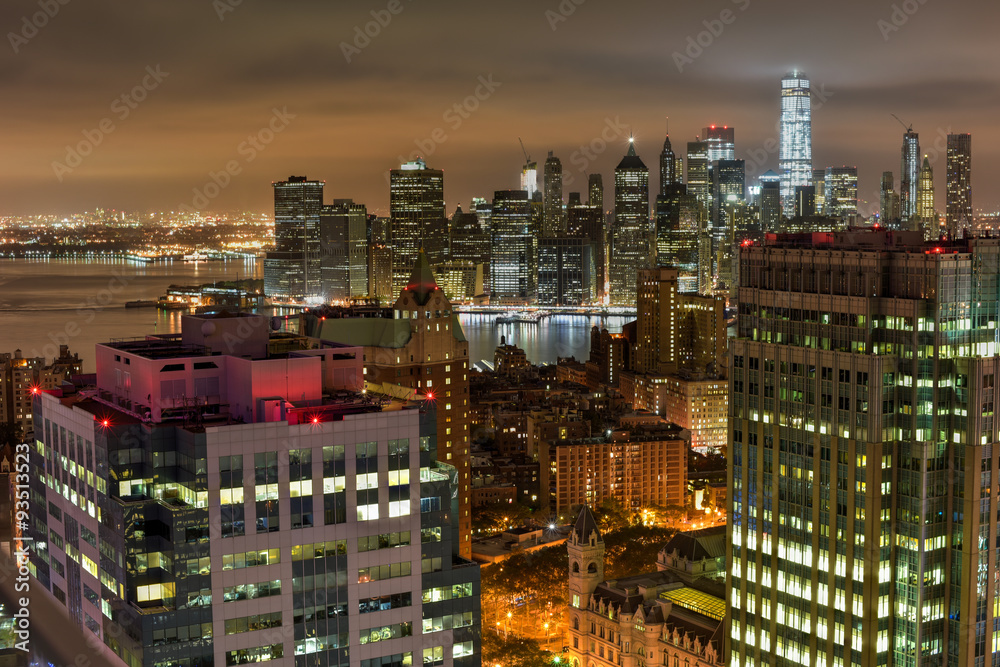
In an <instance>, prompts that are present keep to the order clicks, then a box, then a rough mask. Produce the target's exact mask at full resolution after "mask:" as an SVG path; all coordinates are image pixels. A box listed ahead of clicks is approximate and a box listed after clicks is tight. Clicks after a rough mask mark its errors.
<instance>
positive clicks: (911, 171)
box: [899, 129, 920, 223]
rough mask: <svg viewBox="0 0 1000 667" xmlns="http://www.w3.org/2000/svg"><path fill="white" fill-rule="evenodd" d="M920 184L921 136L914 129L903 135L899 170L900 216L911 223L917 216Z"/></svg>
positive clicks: (905, 221)
mask: <svg viewBox="0 0 1000 667" xmlns="http://www.w3.org/2000/svg"><path fill="white" fill-rule="evenodd" d="M919 183H920V135H919V134H917V133H916V132H914V131H913V130H912V129H908V130H906V132H905V133H904V134H903V147H902V149H901V151H900V168H899V215H900V218H902V220H903V222H904V223H909V222H911V221H912V220H913V218H914V217H916V215H917V188H918V186H919Z"/></svg>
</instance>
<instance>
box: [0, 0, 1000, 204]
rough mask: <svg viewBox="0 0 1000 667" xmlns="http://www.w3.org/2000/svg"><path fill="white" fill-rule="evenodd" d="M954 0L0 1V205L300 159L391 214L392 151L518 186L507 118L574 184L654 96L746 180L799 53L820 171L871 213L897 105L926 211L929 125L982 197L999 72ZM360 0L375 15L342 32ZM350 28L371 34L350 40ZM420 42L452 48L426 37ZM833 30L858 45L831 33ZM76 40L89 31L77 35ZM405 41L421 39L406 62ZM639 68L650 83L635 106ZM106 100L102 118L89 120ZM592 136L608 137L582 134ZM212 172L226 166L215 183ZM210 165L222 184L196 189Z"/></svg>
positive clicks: (643, 147)
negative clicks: (847, 187)
mask: <svg viewBox="0 0 1000 667" xmlns="http://www.w3.org/2000/svg"><path fill="white" fill-rule="evenodd" d="M970 4H973V5H974V9H975V10H976V15H977V17H979V18H983V19H987V20H978V21H976V22H973V23H972V24H969V23H968V22H966V21H964V20H962V19H961V16H962V15H964V14H965V12H952V11H950V10H949V9H947V8H945V7H943V6H941V7H937V6H933V5H918V6H917V10H916V11H915V12H913V13H912V14H906V13H905V12H904V13H902V14H901V15H899V16H894V8H893V6H892V5H887V6H885V7H881V6H875V5H868V4H862V3H851V5H852V6H854V9H853V10H852V11H850V12H844V11H842V10H843V7H840V8H838V9H835V8H833V7H831V8H826V9H824V8H808V9H804V8H794V7H793V6H792V5H789V8H787V11H785V12H783V13H782V12H780V11H778V10H779V9H780V8H775V7H768V11H767V12H766V13H765V12H764V11H761V10H760V8H759V7H757V6H756V5H754V4H751V3H750V2H749V1H748V0H739V1H738V2H732V3H725V4H722V5H720V6H719V7H718V8H707V7H704V6H692V7H686V6H685V7H670V8H664V7H654V6H652V5H651V4H647V3H640V4H639V5H638V6H637V7H636V8H634V11H632V12H630V13H629V14H628V20H624V21H622V20H617V21H614V22H611V21H609V19H610V18H617V17H614V15H613V14H612V13H611V12H613V11H614V10H613V9H611V8H610V7H606V6H602V5H596V4H582V5H576V4H575V3H564V5H566V7H563V8H562V9H560V5H559V4H558V3H554V4H553V5H552V7H548V6H538V5H528V4H527V3H524V4H522V5H514V6H513V9H514V11H508V12H489V11H488V10H484V9H482V8H475V7H465V6H461V5H455V6H454V7H453V8H451V9H452V11H450V12H439V11H435V12H433V13H432V12H429V11H426V10H423V9H417V7H418V6H417V5H410V4H408V3H403V2H400V4H399V5H398V7H396V5H394V7H396V8H397V9H398V10H399V12H398V13H397V14H391V13H389V14H379V12H380V11H386V12H387V11H388V10H385V9H384V8H383V7H381V6H377V7H375V6H360V5H358V4H357V3H347V4H346V6H344V5H341V6H338V7H336V8H333V7H324V8H322V9H316V10H315V11H314V13H313V14H311V15H310V21H309V25H308V26H305V27H304V25H305V24H304V23H303V21H302V20H301V19H299V18H297V17H296V16H293V15H292V14H291V13H289V12H287V11H285V10H283V9H279V8H273V7H252V6H250V5H243V4H241V3H240V4H238V3H235V2H228V1H223V2H217V3H215V5H211V4H210V5H207V6H205V7H198V8H178V7H171V8H165V9H160V10H158V13H156V14H153V13H149V14H144V15H126V14H115V13H112V12H110V9H109V7H110V5H109V4H106V3H102V2H98V3H96V5H95V4H91V5H89V6H88V11H89V13H88V14H87V15H85V17H86V21H85V24H86V25H88V26H89V28H88V30H85V31H79V34H78V31H77V26H78V25H80V21H81V16H80V15H79V14H78V13H77V12H81V11H82V9H77V8H76V6H75V5H66V6H62V5H60V6H59V9H58V10H57V11H56V14H55V15H54V16H52V17H50V18H47V20H45V21H44V24H45V25H43V26H42V27H41V28H37V27H36V26H34V25H33V24H31V21H32V16H33V15H34V13H35V12H37V11H39V10H38V5H37V4H36V3H28V2H16V3H12V4H10V5H9V6H5V7H4V8H3V10H2V11H0V24H2V25H6V26H8V31H9V34H8V42H9V43H10V47H11V51H10V52H9V55H8V57H7V59H6V64H7V66H6V68H5V71H6V74H7V79H8V81H9V83H10V94H11V97H12V99H16V100H17V102H16V104H15V105H14V110H13V113H12V114H11V116H10V118H9V120H8V132H9V137H10V138H9V143H8V150H7V151H6V152H5V162H4V164H3V169H4V171H5V172H6V174H5V179H4V180H5V184H6V187H5V188H4V190H3V193H4V202H5V205H4V206H3V207H2V209H3V211H2V212H3V213H5V214H31V213H53V212H54V213H68V212H71V211H78V210H87V209H92V208H97V207H100V206H103V207H107V208H125V209H137V210H156V209H160V210H176V209H179V208H181V207H182V206H185V205H186V206H188V207H191V208H194V209H196V210H204V211H218V210H233V209H244V210H247V209H250V210H261V209H264V210H266V209H267V208H269V207H268V201H267V200H268V197H267V193H266V192H263V191H262V190H261V188H260V187H259V184H260V183H261V182H271V181H277V180H280V179H282V178H284V177H286V176H287V174H290V173H304V174H310V175H314V176H315V177H320V178H323V179H325V180H326V181H327V184H328V189H329V190H330V191H331V195H332V196H334V197H337V198H342V197H350V198H353V199H354V200H355V201H358V202H360V203H364V204H365V205H366V206H368V208H369V211H371V212H373V213H377V214H381V215H385V214H387V213H388V184H387V181H386V177H387V174H388V172H389V170H390V169H393V168H398V167H399V165H400V164H401V162H402V161H405V160H409V159H410V158H411V157H413V156H414V155H415V154H420V155H422V156H423V157H424V158H425V159H426V160H427V162H428V164H429V165H430V166H433V168H435V169H441V170H443V171H444V172H445V173H446V174H448V185H447V186H446V192H445V198H446V203H447V207H448V212H449V213H450V212H451V211H453V210H454V208H455V207H456V206H458V205H459V204H461V205H462V206H463V207H465V206H466V205H467V204H468V202H469V201H471V199H472V198H473V197H475V196H482V197H489V196H490V194H491V193H493V192H495V191H496V190H499V189H506V188H516V187H518V185H519V183H518V177H519V173H520V168H521V166H522V165H523V164H524V155H523V154H522V152H521V147H520V145H519V144H518V138H521V139H523V140H524V143H525V146H526V148H527V151H528V153H529V154H530V155H531V156H532V160H534V161H542V160H544V156H545V155H547V153H548V151H550V150H551V151H553V152H554V154H555V156H556V157H559V158H560V159H561V160H562V163H563V172H564V175H565V176H566V177H567V180H570V179H572V181H571V182H568V183H565V184H564V188H563V193H564V195H568V193H569V192H574V191H581V192H582V191H583V190H585V188H586V174H588V173H601V174H603V175H604V177H605V179H609V178H610V175H611V173H612V170H613V168H614V165H615V164H616V163H617V160H618V159H619V158H620V156H621V155H622V153H624V151H625V149H626V148H627V145H626V142H627V137H628V135H629V134H630V133H634V135H635V138H636V145H637V148H638V150H639V153H640V154H643V153H645V154H646V155H647V160H649V159H652V157H653V156H654V155H655V153H656V152H657V149H658V148H659V146H661V145H662V142H663V135H664V134H665V133H666V117H667V116H669V117H670V119H671V121H673V122H671V128H670V129H671V133H672V135H673V137H674V144H675V147H676V146H680V145H683V143H686V142H687V141H689V140H691V139H693V138H694V136H696V135H697V134H699V133H700V130H701V128H703V127H706V126H708V125H711V124H713V123H715V124H724V125H729V126H730V127H736V128H738V130H739V132H738V137H737V144H736V157H737V158H738V159H745V160H747V176H748V180H749V179H754V178H756V177H758V176H759V175H760V174H762V173H764V172H765V171H767V170H768V169H774V170H777V162H778V160H777V147H776V146H775V147H774V150H773V151H770V150H768V148H767V147H768V146H769V145H770V144H769V143H768V142H769V140H776V139H777V131H776V124H777V122H778V115H779V103H778V95H777V91H778V82H779V81H780V78H781V77H782V76H783V75H784V74H786V73H787V72H788V71H790V70H792V69H801V71H803V72H805V73H806V74H808V75H809V77H810V79H811V81H812V83H813V92H814V100H813V142H814V156H813V163H814V167H816V168H822V167H827V166H839V165H845V164H846V165H856V166H857V167H858V171H859V199H860V200H861V201H862V202H867V203H866V204H864V203H862V204H861V209H862V212H863V213H870V212H872V211H874V210H875V209H877V207H878V189H879V181H880V176H881V174H882V172H883V171H886V170H893V171H897V170H898V168H899V166H898V164H899V161H898V155H899V154H898V151H899V145H900V138H901V137H900V135H901V129H902V128H900V127H899V125H898V124H897V123H896V122H895V121H894V120H893V119H892V118H891V115H890V114H893V113H895V114H897V115H899V116H900V117H901V118H902V119H903V120H904V121H905V122H906V123H907V124H912V125H913V127H914V131H916V132H919V133H920V134H921V140H922V143H921V150H922V152H925V153H930V154H931V158H932V160H931V161H932V166H934V167H935V177H936V179H937V182H936V184H935V185H936V188H935V190H936V194H937V201H936V208H937V209H938V210H939V211H941V212H943V211H944V209H945V202H944V192H945V187H944V180H943V179H944V176H945V172H946V169H945V152H946V151H945V148H946V147H945V135H947V134H948V133H949V132H951V133H963V132H968V133H971V134H973V135H975V136H976V175H975V179H976V181H978V182H980V183H981V185H980V187H979V188H977V191H978V192H982V193H983V194H984V195H985V193H986V187H985V185H986V184H988V183H989V182H990V181H991V179H992V178H993V176H994V174H995V173H996V171H997V167H996V166H995V165H997V164H998V160H997V156H996V148H994V145H995V144H996V142H995V141H994V140H993V139H994V137H993V136H991V133H992V132H993V130H992V127H991V123H990V122H989V121H988V120H987V119H988V118H990V114H989V111H990V104H989V103H990V102H991V101H992V99H993V98H994V97H995V91H996V90H997V89H998V87H1000V80H998V79H997V75H996V74H995V72H993V71H992V69H993V68H991V67H989V58H988V57H986V52H985V51H982V52H979V51H978V48H979V47H978V46H977V44H979V43H980V42H982V43H986V41H985V40H979V39H978V37H979V36H985V34H986V33H985V29H986V28H987V26H988V25H989V21H988V17H989V12H995V11H996V10H995V9H994V8H992V7H989V8H988V6H987V5H986V4H985V3H970ZM386 6H388V5H386ZM567 7H569V8H571V9H572V11H571V12H570V11H568V10H567ZM226 8H228V9H226ZM506 8H508V9H509V8H510V5H508V6H506ZM987 8H988V9H987ZM716 9H717V11H716ZM373 11H374V12H376V14H377V17H381V18H382V19H383V20H384V21H385V22H386V25H385V26H384V27H382V26H380V25H378V24H375V27H374V28H372V30H371V32H373V33H375V35H374V36H373V37H367V39H365V38H362V37H358V34H361V35H363V30H364V28H365V26H366V24H367V23H369V22H371V21H374V20H375V18H373V15H372V14H371V12H373ZM725 12H728V13H725ZM900 12H902V10H900ZM724 13H725V16H724V18H725V19H726V20H727V21H728V22H723V20H722V18H720V17H723V14H724ZM74 14H75V16H74ZM782 14H783V15H784V16H785V17H786V18H784V19H783V22H779V23H775V22H774V21H773V16H775V15H782ZM386 16H388V17H389V18H386ZM847 16H849V19H848V18H845V17H847ZM377 17H376V18H377ZM807 18H808V20H809V22H810V23H811V24H813V25H820V26H823V29H822V30H821V31H819V34H810V35H809V36H808V37H807V36H806V35H804V34H798V32H796V31H786V34H785V38H784V39H782V40H772V39H768V40H764V41H763V42H762V41H761V39H760V37H761V35H763V34H767V31H768V30H772V31H777V30H782V29H783V28H784V27H788V26H791V25H794V24H796V22H797V21H805V20H807ZM24 21H27V23H24ZM486 21H488V22H489V24H490V25H491V26H493V27H494V28H495V29H496V30H495V31H493V32H495V34H510V32H509V31H511V30H517V31H518V33H517V34H519V35H520V36H521V40H520V42H521V43H522V44H524V45H525V46H526V47H527V48H519V49H516V50H515V49H512V48H511V46H510V43H509V42H508V41H501V40H498V39H495V38H492V37H490V34H487V33H485V32H484V31H483V30H479V29H476V28H475V26H478V25H485V24H486V23H485V22H486ZM39 22H40V23H42V21H39ZM612 23H613V25H612ZM397 24H398V26H399V27H397ZM29 25H30V26H31V27H29ZM331 26H334V27H333V28H331ZM720 26H721V27H720ZM355 27H357V28H358V30H360V31H361V33H358V32H356V31H355ZM153 28H156V30H154V29H153ZM376 28H377V30H376ZM959 30H961V39H962V45H963V46H962V48H961V49H958V50H956V51H955V52H954V53H951V52H949V53H947V54H946V55H944V56H942V55H940V54H939V53H931V52H930V51H929V50H927V49H925V48H924V44H926V42H927V39H929V37H930V36H931V35H932V34H933V36H934V37H935V40H936V41H941V40H942V39H947V37H948V36H949V35H954V36H955V37H956V38H957V36H958V34H959V32H958V31H959ZM180 31H184V32H183V36H184V39H178V38H177V37H178V34H180ZM980 31H983V32H982V33H981V32H980ZM292 32H296V34H297V39H296V41H295V42H294V46H288V45H289V44H293V42H292V41H291V39H290V38H289V37H288V36H289V35H290V34H291V33H292ZM714 32H718V33H719V34H718V35H715V34H713V33H714ZM799 32H801V31H799ZM811 32H815V31H811ZM22 33H23V35H31V36H30V37H24V36H23V35H22ZM703 33H704V34H703ZM12 35H13V37H12ZM112 35H113V36H115V39H109V38H110V37H111V36H112ZM122 35H125V37H122ZM138 35H142V36H143V37H142V39H139V38H138V37H137V36H138ZM260 36H263V37H264V39H257V40H255V39H247V37H260ZM355 38H357V42H358V43H365V42H366V41H367V45H365V46H364V47H363V48H358V47H357V46H355V45H354V41H355ZM435 39H438V40H441V39H447V41H448V42H449V43H450V44H451V48H450V49H448V50H441V51H429V50H427V49H422V47H421V46H420V45H421V44H427V43H432V42H433V41H435ZM845 39H846V40H849V42H850V43H851V44H852V45H854V47H855V48H854V49H852V50H851V51H844V50H843V48H842V45H843V44H844V43H845V42H844V40H845ZM92 43H101V44H102V46H101V48H100V49H97V50H95V49H93V48H87V46H88V45H90V44H92ZM705 44H707V46H705ZM751 48H752V49H753V50H752V53H753V54H754V57H753V61H752V64H749V65H748V64H746V57H745V55H744V54H745V53H747V50H748V49H751ZM414 49H418V50H422V51H423V52H424V54H425V55H424V56H423V57H421V58H408V55H409V54H410V53H411V52H412V51H413V50H414ZM354 51H357V53H355V52H354ZM692 54H695V55H692ZM833 54H836V56H837V58H835V59H833V58H831V57H830V56H831V55H833ZM205 59H210V60H208V61H207V62H208V65H207V66H206V65H205ZM348 60H350V62H348ZM411 60H412V61H413V62H410V61H411ZM688 60H690V61H691V62H687V61H688ZM959 71H960V72H962V74H961V77H956V76H955V74H954V73H955V72H959ZM623 73H624V74H623ZM555 81H558V82H560V83H561V85H559V86H553V85H552V84H553V82H555ZM595 82H601V83H600V85H594V84H595ZM643 87H648V89H649V91H650V92H649V94H646V95H643V96H642V99H643V101H642V102H632V100H634V99H636V96H635V95H634V91H636V90H641V89H642V88H643ZM654 91H655V92H654ZM132 93H136V94H135V95H134V99H133V96H132ZM123 95H125V96H126V97H128V100H122V99H121V98H122V96H123ZM139 97H142V98H145V99H144V101H143V102H141V103H139V102H137V101H136V100H138V98H139ZM624 100H628V102H625V101H624ZM129 103H131V104H129ZM133 105H134V108H133ZM456 105H457V107H456ZM126 112H127V113H126ZM104 119H108V123H106V124H105V125H104V127H105V128H109V127H110V128H113V129H112V130H110V131H108V130H105V131H101V129H100V128H101V121H102V120H104ZM400 119H404V120H403V121H402V122H401V121H400ZM438 128H440V131H439V132H437V133H435V130H437V129H438ZM265 129H267V130H268V131H267V132H263V130H265ZM84 132H88V133H90V134H89V135H85V134H84ZM938 135H940V143H941V146H942V148H941V150H936V145H935V141H937V139H938V138H939V136H938ZM88 136H89V137H91V140H88ZM251 136H254V137H255V138H256V144H257V146H256V147H255V146H254V143H255V142H254V141H248V138H249V137H251ZM268 139H269V140H268ZM265 140H267V141H265ZM88 141H89V142H90V143H91V144H93V145H85V146H84V149H85V150H84V151H82V152H88V153H89V155H87V156H81V158H80V162H79V164H78V165H77V166H71V164H70V163H71V162H73V163H75V162H76V160H74V159H71V158H72V156H71V155H70V151H67V146H71V145H72V146H79V145H80V144H81V143H86V142H88ZM591 141H592V142H594V146H595V147H600V146H602V144H603V146H604V148H603V149H602V150H600V151H596V150H595V151H592V152H590V153H589V154H587V153H585V151H583V150H581V147H583V146H584V145H585V144H588V143H590V142H591ZM588 151H589V149H588ZM935 153H936V154H937V159H936V160H935V159H934V157H935ZM754 156H761V157H762V158H763V159H762V161H761V162H758V161H757V160H756V159H754ZM921 157H922V156H921ZM251 158H252V159H251ZM400 158H403V160H400ZM54 163H59V164H60V165H62V167H57V166H54ZM229 163H233V164H232V166H233V169H232V172H233V173H229V172H227V165H228V164H229ZM210 173H213V174H216V175H220V174H222V176H220V177H219V179H217V180H216V181H213V179H212V178H211V177H210ZM897 178H898V174H897ZM60 179H61V180H60ZM218 180H222V181H227V180H228V185H226V186H223V187H219V188H218V190H219V191H218V194H217V195H216V196H206V193H207V194H208V195H210V194H212V193H213V192H214V191H215V188H214V187H212V186H213V185H215V184H216V183H217V182H218ZM656 185H658V184H656ZM655 191H656V190H654V192H655ZM199 193H200V194H201V195H202V196H201V197H200V198H199V196H198V194H199ZM975 204H976V205H977V207H981V208H982V209H983V210H991V209H993V208H995V207H997V205H998V201H997V200H993V199H990V198H987V197H985V196H981V197H979V198H977V200H976V202H975Z"/></svg>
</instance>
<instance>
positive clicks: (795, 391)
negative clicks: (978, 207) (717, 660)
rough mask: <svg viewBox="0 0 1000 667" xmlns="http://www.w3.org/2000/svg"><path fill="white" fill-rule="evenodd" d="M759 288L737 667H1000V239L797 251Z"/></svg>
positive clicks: (893, 241) (744, 405) (736, 428)
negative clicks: (999, 561)
mask: <svg viewBox="0 0 1000 667" xmlns="http://www.w3.org/2000/svg"><path fill="white" fill-rule="evenodd" d="M740 272H741V275H740V292H739V294H740V296H739V312H740V316H739V318H738V320H737V327H738V332H737V336H736V337H735V338H734V339H731V340H730V347H729V351H730V357H729V359H730V365H731V367H732V369H733V370H732V374H731V376H730V388H731V391H730V401H729V406H730V440H731V442H730V448H729V461H730V468H729V534H728V536H727V537H728V538H729V539H728V543H729V545H730V551H729V557H728V558H727V565H728V567H729V582H728V583H729V587H730V589H731V590H730V597H729V599H730V603H729V618H730V619H731V628H730V633H729V636H730V639H729V646H730V649H731V651H730V655H729V659H730V664H734V665H751V664H753V665H777V666H781V667H784V666H790V665H905V666H908V667H918V666H925V665H942V666H944V665H947V666H948V667H956V666H962V667H973V666H974V665H982V664H991V660H990V657H989V656H990V655H991V653H994V651H993V644H992V641H993V636H994V630H993V628H994V627H995V626H994V623H996V622H998V621H1000V613H998V611H1000V610H998V609H997V608H996V606H995V605H994V600H995V597H994V590H995V586H996V583H995V573H996V570H995V566H994V563H995V562H996V560H995V559H996V544H995V538H996V535H997V529H998V524H997V518H996V517H997V510H998V500H997V494H996V492H995V489H996V484H997V480H998V475H1000V473H998V466H997V464H996V458H997V450H998V445H997V442H996V441H997V422H996V419H995V417H994V413H995V409H994V407H993V406H994V405H996V403H997V401H998V400H1000V396H998V393H997V392H998V389H1000V383H997V381H996V378H997V377H1000V356H998V349H997V342H996V335H995V334H996V331H997V327H998V325H1000V322H998V318H1000V314H998V310H997V303H998V298H1000V294H998V292H997V286H998V285H1000V242H998V241H997V240H996V239H979V240H969V241H962V242H952V243H951V244H945V245H943V246H942V245H940V244H924V243H923V239H922V237H921V236H920V235H919V234H916V233H914V232H898V231H896V232H893V231H888V230H880V231H867V232H858V231H850V232H835V233H831V234H824V235H813V237H812V239H811V240H806V239H803V238H802V237H801V236H797V237H782V236H779V237H778V238H777V239H775V240H774V242H772V243H769V244H768V245H765V246H755V247H750V248H744V249H743V253H742V258H741V262H740ZM775 308H778V309H780V310H773V309H775ZM776 313H780V315H777V316H775V314H776ZM786 318H787V319H786ZM972 619H975V620H972ZM984 654H985V656H986V659H985V661H984V659H983V656H984Z"/></svg>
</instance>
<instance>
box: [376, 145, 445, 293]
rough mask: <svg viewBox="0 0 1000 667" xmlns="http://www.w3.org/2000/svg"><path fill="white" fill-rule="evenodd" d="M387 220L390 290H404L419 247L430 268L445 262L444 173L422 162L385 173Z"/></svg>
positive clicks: (417, 161) (415, 162)
mask: <svg viewBox="0 0 1000 667" xmlns="http://www.w3.org/2000/svg"><path fill="white" fill-rule="evenodd" d="M389 217H390V227H391V229H390V234H391V241H392V243H391V245H392V252H393V257H392V261H393V270H392V283H393V291H394V292H397V293H398V292H399V290H401V289H403V288H404V287H406V281H407V279H408V278H409V277H410V272H411V271H412V270H413V265H414V264H416V262H417V255H418V253H419V252H420V248H424V249H425V250H426V252H427V259H428V260H430V263H431V265H432V266H436V265H438V264H442V263H444V262H445V261H447V259H448V220H447V218H446V217H445V211H444V172H442V171H441V170H440V169H429V168H428V167H427V163H426V162H424V161H423V160H422V159H419V158H418V159H417V160H416V161H414V162H407V163H406V164H404V165H402V166H401V167H400V168H399V169H393V170H392V171H391V172H390V174H389Z"/></svg>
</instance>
